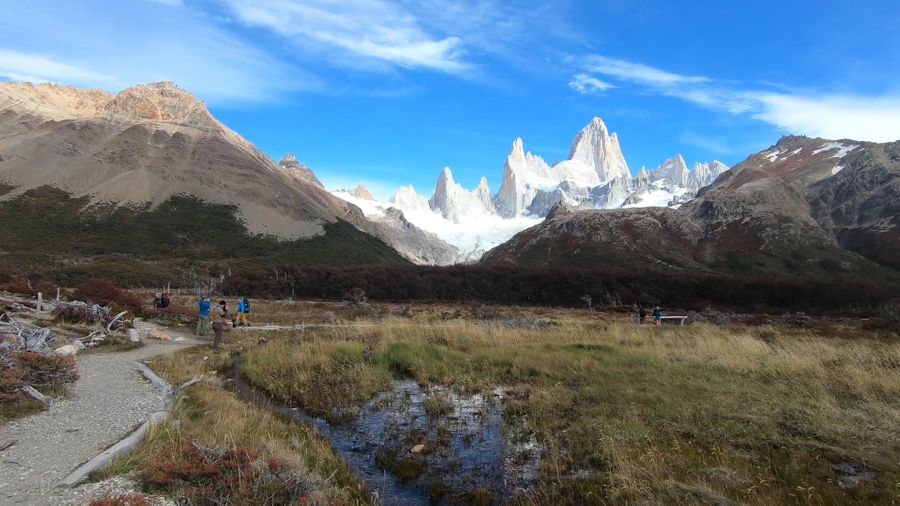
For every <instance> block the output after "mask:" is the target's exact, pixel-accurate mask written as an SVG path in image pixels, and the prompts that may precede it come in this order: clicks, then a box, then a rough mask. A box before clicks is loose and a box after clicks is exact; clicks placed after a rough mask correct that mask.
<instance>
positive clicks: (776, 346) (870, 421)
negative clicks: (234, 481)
mask: <svg viewBox="0 0 900 506" xmlns="http://www.w3.org/2000/svg"><path fill="white" fill-rule="evenodd" d="M257 307H260V311H259V312H258V314H257V315H256V319H257V320H258V321H266V320H265V314H266V312H267V311H269V310H272V311H276V312H277V313H278V314H280V315H282V318H285V320H284V321H281V322H278V323H290V322H299V321H306V322H309V323H319V322H323V321H328V322H329V324H336V325H338V326H329V327H321V328H306V329H302V330H300V329H297V330H276V331H255V330H253V329H252V328H251V329H250V331H233V332H231V333H230V334H229V335H228V336H227V338H226V341H227V346H226V351H225V352H224V353H222V354H220V355H213V354H211V353H210V352H209V350H208V349H205V348H203V347H200V348H195V349H192V350H186V351H183V352H179V353H176V354H173V355H168V356H164V357H160V358H158V359H156V360H155V362H154V363H153V364H152V366H153V367H154V368H155V369H156V370H157V371H159V372H160V373H161V374H163V375H164V376H166V377H167V378H169V380H170V381H171V382H173V383H175V382H181V381H184V380H186V379H188V378H190V377H192V376H194V375H196V374H198V373H203V374H204V375H205V377H206V381H203V382H201V383H200V384H198V385H195V386H192V387H190V388H189V389H187V390H186V391H184V392H182V393H181V394H180V396H179V401H178V404H177V406H176V410H175V413H174V415H173V417H172V419H170V421H169V422H168V423H167V424H166V425H165V426H163V427H161V428H159V429H157V430H155V431H154V433H153V434H152V435H151V437H150V438H149V439H148V441H147V442H146V443H145V444H144V445H143V446H142V447H141V449H139V451H138V452H137V453H136V454H134V455H132V456H131V457H129V458H128V459H125V460H123V461H121V462H119V463H118V464H117V466H116V467H114V468H113V469H112V470H110V471H109V472H110V473H115V472H125V471H130V472H135V473H137V474H138V475H142V476H146V470H147V469H148V468H152V467H153V466H158V465H160V462H159V461H160V459H172V448H179V447H183V446H184V445H185V444H186V443H192V442H196V441H200V442H202V443H203V444H205V445H213V446H216V447H224V448H250V449H252V450H253V451H254V452H257V453H258V454H259V455H260V458H261V459H263V458H264V459H270V460H271V459H275V461H277V462H282V461H283V462H286V463H289V464H290V466H291V469H293V471H292V472H294V473H295V474H296V476H302V477H303V480H301V481H302V482H303V486H302V487H300V488H298V489H295V490H294V495H295V496H297V495H298V494H302V497H303V498H304V499H303V500H304V501H307V502H312V503H322V504H355V503H360V504H363V503H372V502H381V503H385V504H392V503H393V504H396V503H412V502H417V503H428V502H437V503H443V504H500V503H516V504H571V503H576V504H586V503H587V504H603V503H632V502H645V501H651V502H662V503H685V502H687V503H707V504H727V503H732V502H734V503H747V504H776V503H804V504H806V503H813V504H819V503H821V504H834V503H839V504H855V503H861V502H864V503H888V504H889V503H891V502H894V501H897V500H898V496H897V494H898V488H897V487H898V483H900V470H898V462H897V455H898V454H900V429H898V427H900V374H898V372H900V371H898V370H900V340H898V336H897V334H896V331H895V330H893V328H891V327H889V326H888V327H882V326H881V325H880V324H876V323H877V322H863V321H856V320H836V319H831V320H817V319H811V318H762V317H758V318H751V319H743V320H738V319H733V320H732V321H730V322H728V321H726V322H724V323H720V324H712V323H702V322H700V321H697V320H699V319H700V317H699V316H698V317H697V318H695V321H694V322H693V323H692V324H690V325H687V326H685V327H676V326H662V327H656V326H650V325H648V326H639V325H635V324H634V323H633V322H632V321H631V318H630V316H627V315H622V314H615V313H601V312H587V311H576V310H540V309H523V308H494V309H491V310H490V311H489V312H486V310H485V309H484V308H472V309H466V310H464V311H457V310H454V309H452V308H446V307H434V306H427V305H422V306H415V307H408V306H405V307H402V308H401V307H396V306H387V305H386V306H381V307H375V308H370V309H368V310H367V311H368V312H369V315H368V316H367V315H366V314H363V312H361V311H359V310H358V309H351V308H343V307H342V306H340V305H337V304H335V305H327V304H288V303H285V302H272V303H266V302H264V301H259V303H258V305H257ZM289 309H290V310H293V311H294V313H293V315H292V316H291V317H290V318H288V317H285V316H283V315H284V314H285V312H286V311H287V310H289ZM373 315H374V316H373ZM342 322H347V323H351V322H353V323H356V324H359V323H365V326H350V327H342V326H340V324H341V323H342ZM260 337H265V338H266V339H265V342H262V343H261V340H260ZM236 364H239V375H237V376H236V375H235V373H236V367H235V366H236ZM236 378H237V379H236ZM236 384H238V386H236ZM242 392H243V393H242ZM248 392H252V396H253V398H251V396H249V395H248ZM142 473H143V474H142ZM294 480H295V482H296V481H297V480H299V478H295V479H294ZM144 483H145V485H146V486H147V488H148V489H152V490H159V489H160V485H159V484H154V483H152V482H151V481H147V480H144ZM194 486H195V484H193V483H192V478H191V477H189V476H188V477H185V478H184V479H182V480H181V481H179V482H177V483H167V484H163V485H162V488H163V489H164V491H166V492H168V493H170V494H173V495H178V494H187V492H186V491H189V490H191V487H194ZM166 487H169V488H166ZM298 490H299V492H298Z"/></svg>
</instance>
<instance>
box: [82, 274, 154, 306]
mask: <svg viewBox="0 0 900 506" xmlns="http://www.w3.org/2000/svg"><path fill="white" fill-rule="evenodd" d="M74 297H75V298H76V299H77V300H82V301H85V302H89V303H92V304H100V305H101V306H107V305H111V306H113V308H115V309H120V310H127V311H131V312H132V313H138V312H140V311H141V301H140V300H138V298H137V297H135V296H134V295H132V294H131V293H129V292H127V291H125V290H121V289H120V288H119V287H117V286H116V285H114V284H112V283H110V282H109V281H106V280H105V279H97V278H93V279H89V280H87V281H85V282H84V283H82V284H80V285H78V288H77V289H76V290H75V294H74Z"/></svg>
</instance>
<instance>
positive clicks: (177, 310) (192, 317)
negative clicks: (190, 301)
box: [143, 305, 197, 323]
mask: <svg viewBox="0 0 900 506" xmlns="http://www.w3.org/2000/svg"><path fill="white" fill-rule="evenodd" d="M143 315H144V316H147V317H155V318H162V319H165V320H172V321H177V322H182V323H191V322H195V321H197V310H196V309H191V308H189V307H185V306H174V305H172V306H169V307H152V308H147V309H144V310H143Z"/></svg>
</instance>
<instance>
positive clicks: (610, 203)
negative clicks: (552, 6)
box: [338, 118, 728, 260]
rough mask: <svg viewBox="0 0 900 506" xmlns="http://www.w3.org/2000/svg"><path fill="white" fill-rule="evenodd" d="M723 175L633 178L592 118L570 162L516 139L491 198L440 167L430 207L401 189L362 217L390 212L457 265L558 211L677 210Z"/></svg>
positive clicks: (679, 171) (679, 172) (677, 164)
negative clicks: (448, 247)
mask: <svg viewBox="0 0 900 506" xmlns="http://www.w3.org/2000/svg"><path fill="white" fill-rule="evenodd" d="M726 170H728V167H727V166H726V165H724V164H722V163H721V162H718V161H713V162H710V163H698V164H696V165H695V166H694V170H693V171H690V170H688V166H687V163H685V160H684V158H683V157H682V156H681V155H676V156H674V157H672V158H669V159H668V160H666V161H665V162H664V163H663V164H662V165H660V166H659V167H657V168H656V169H655V170H652V171H648V170H647V168H646V167H641V170H640V171H639V172H638V173H637V175H635V176H634V177H632V175H631V172H630V171H629V169H628V164H627V163H626V161H625V157H624V155H623V154H622V150H621V148H620V146H619V139H618V136H617V135H616V134H615V133H612V134H611V133H610V132H609V130H608V128H607V127H606V125H605V124H604V123H603V121H602V120H601V119H600V118H593V119H592V120H591V122H590V123H589V124H588V125H586V126H585V127H584V128H583V129H582V130H581V131H580V132H579V133H578V134H577V135H576V136H575V139H574V141H573V142H572V147H571V150H570V154H569V159H567V160H563V161H561V162H559V163H556V164H555V165H553V166H552V167H551V166H550V165H548V164H547V162H545V161H544V159H543V158H541V157H540V156H538V155H535V154H533V153H531V152H530V151H526V150H525V143H524V142H523V140H522V138H521V137H518V138H516V139H515V140H514V141H513V142H512V146H511V147H510V150H509V154H508V155H507V156H506V161H505V164H504V166H503V180H502V182H501V185H500V189H499V190H498V192H497V193H496V194H495V195H492V194H491V190H490V187H489V185H488V181H487V179H486V178H484V177H482V178H481V180H480V181H479V183H478V186H477V187H476V188H475V189H474V190H467V189H466V188H463V186H462V185H460V184H459V183H457V182H456V181H455V180H454V178H453V172H452V171H451V170H450V168H449V167H445V168H444V169H443V170H442V171H441V172H440V174H439V175H438V180H437V184H436V185H435V189H434V193H433V194H432V196H431V199H429V200H426V199H425V197H423V196H420V195H419V194H417V193H416V191H415V189H414V188H413V187H412V186H404V187H401V188H400V189H399V190H398V191H397V194H396V195H395V196H394V197H393V198H392V199H391V202H390V203H385V204H379V207H378V208H377V209H370V210H368V211H367V210H366V209H363V210H364V212H366V214H367V215H369V214H370V213H371V214H372V215H373V216H374V215H377V213H379V212H381V213H384V212H386V211H385V209H387V208H389V207H396V208H397V209H399V210H400V211H402V213H403V215H404V216H405V217H406V219H407V220H409V222H411V223H413V224H415V225H416V226H418V227H421V228H422V229H425V230H427V231H430V232H433V233H434V234H435V235H437V236H438V237H440V238H441V239H442V240H444V241H446V242H448V243H449V244H452V245H453V246H455V247H457V248H458V249H459V250H460V252H461V260H462V259H466V260H474V259H477V258H478V256H479V255H480V252H481V251H482V250H486V249H490V248H492V247H493V246H496V245H498V244H500V243H501V242H503V241H505V240H506V239H508V238H509V237H511V236H512V235H514V234H515V233H517V232H519V231H521V230H524V229H525V228H527V227H529V226H532V225H535V224H536V223H538V222H539V221H541V219H542V218H543V217H545V216H547V213H548V212H549V211H550V209H552V208H553V207H555V206H557V205H558V204H560V203H563V204H565V205H566V206H570V207H573V208H578V207H590V208H600V209H610V208H619V207H646V206H669V207H673V206H679V205H681V204H682V203H684V202H686V201H688V200H690V199H691V198H693V196H694V195H696V192H697V191H698V190H699V189H700V188H702V187H704V186H707V185H709V184H710V183H712V182H713V181H715V179H716V178H717V177H718V176H719V175H720V174H721V173H722V172H724V171H726ZM354 193H355V192H354ZM338 196H340V197H342V198H345V199H347V200H353V201H355V203H361V205H362V206H368V203H367V202H366V201H365V199H360V198H359V197H358V196H356V195H352V194H351V193H349V192H344V193H342V194H338Z"/></svg>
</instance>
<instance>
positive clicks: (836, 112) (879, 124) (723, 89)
mask: <svg viewBox="0 0 900 506" xmlns="http://www.w3.org/2000/svg"><path fill="white" fill-rule="evenodd" d="M576 66H577V68H578V69H579V70H581V72H579V73H577V74H575V77H574V78H573V80H572V81H570V83H569V86H570V87H571V88H572V89H574V90H575V91H577V92H579V93H582V94H584V93H585V92H584V91H581V90H580V89H578V88H577V87H576V86H573V84H572V83H573V82H575V81H576V80H578V81H579V82H584V81H585V80H588V79H598V78H597V77H595V76H596V75H600V76H604V77H606V78H611V79H614V80H618V81H621V82H624V83H630V84H633V85H637V86H638V87H639V88H640V90H641V91H642V92H651V93H655V94H658V95H663V96H669V97H673V98H677V99H680V100H683V101H686V102H689V103H692V104H695V105H698V106H701V107H705V108H707V109H712V110H717V111H723V112H727V113H730V114H740V115H748V116H750V117H752V118H754V119H757V120H760V121H764V122H766V123H769V124H771V125H773V126H775V127H777V128H778V129H780V130H782V131H784V132H786V133H794V134H803V135H809V136H813V137H825V138H831V139H841V138H848V139H855V140H862V141H872V142H891V141H895V140H898V138H900V96H863V95H853V94H843V95H838V94H826V93H809V94H800V93H788V92H775V91H767V90H756V89H742V88H740V87H735V86H734V85H733V84H731V83H727V82H724V81H717V80H714V79H712V78H709V77H705V76H690V75H684V74H678V73H674V72H670V71H667V70H663V69H658V68H655V67H651V66H648V65H645V64H642V63H637V62H631V61H626V60H618V59H614V58H609V57H606V56H601V55H588V56H586V57H584V58H582V59H581V60H580V61H579V62H578V63H577V64H576Z"/></svg>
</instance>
